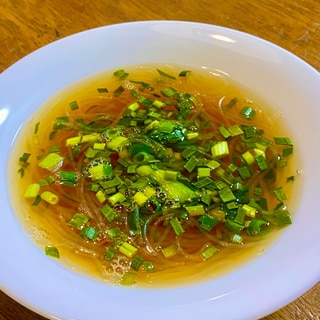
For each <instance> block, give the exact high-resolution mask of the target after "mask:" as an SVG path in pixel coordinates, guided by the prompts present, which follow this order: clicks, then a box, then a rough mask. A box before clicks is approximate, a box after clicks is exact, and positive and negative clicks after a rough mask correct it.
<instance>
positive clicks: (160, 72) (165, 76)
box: [157, 69, 176, 80]
mask: <svg viewBox="0 0 320 320" xmlns="http://www.w3.org/2000/svg"><path fill="white" fill-rule="evenodd" d="M157 71H158V72H159V74H160V76H161V77H164V78H169V79H174V80H175V79H176V77H174V76H172V75H170V74H168V73H166V72H164V71H161V70H159V69H157Z"/></svg>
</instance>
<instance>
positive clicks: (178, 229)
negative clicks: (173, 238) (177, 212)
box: [170, 217, 185, 236]
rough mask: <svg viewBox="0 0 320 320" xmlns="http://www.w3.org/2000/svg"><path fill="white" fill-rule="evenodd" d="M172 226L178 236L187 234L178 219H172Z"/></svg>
mask: <svg viewBox="0 0 320 320" xmlns="http://www.w3.org/2000/svg"><path fill="white" fill-rule="evenodd" d="M170 224H171V226H172V229H173V231H174V232H175V234H176V235H177V236H180V235H181V234H182V233H184V232H185V230H184V229H183V227H182V225H181V223H180V221H179V220H178V218H177V217H174V218H172V219H171V220H170Z"/></svg>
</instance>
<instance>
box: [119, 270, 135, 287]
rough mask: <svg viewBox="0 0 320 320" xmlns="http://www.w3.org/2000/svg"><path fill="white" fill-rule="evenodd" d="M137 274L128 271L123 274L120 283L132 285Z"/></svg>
mask: <svg viewBox="0 0 320 320" xmlns="http://www.w3.org/2000/svg"><path fill="white" fill-rule="evenodd" d="M136 277H137V274H136V273H134V272H126V273H124V274H123V276H122V277H121V279H120V280H119V283H120V284H121V285H123V286H131V285H133V284H134V283H135V281H136Z"/></svg>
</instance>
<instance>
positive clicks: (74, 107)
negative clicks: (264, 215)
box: [69, 101, 79, 111]
mask: <svg viewBox="0 0 320 320" xmlns="http://www.w3.org/2000/svg"><path fill="white" fill-rule="evenodd" d="M69 107H70V109H71V110H72V111H74V110H77V109H79V105H78V102H77V101H71V102H70V103H69Z"/></svg>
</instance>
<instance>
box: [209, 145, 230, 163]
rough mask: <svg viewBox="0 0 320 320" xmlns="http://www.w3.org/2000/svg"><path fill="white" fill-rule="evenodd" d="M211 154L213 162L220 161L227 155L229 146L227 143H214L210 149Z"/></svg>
mask: <svg viewBox="0 0 320 320" xmlns="http://www.w3.org/2000/svg"><path fill="white" fill-rule="evenodd" d="M211 154H212V158H213V159H214V160H217V159H221V158H223V157H225V156H227V155H228V154H229V146H228V142H227V141H219V142H216V143H215V144H214V145H213V146H212V147H211Z"/></svg>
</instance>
